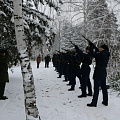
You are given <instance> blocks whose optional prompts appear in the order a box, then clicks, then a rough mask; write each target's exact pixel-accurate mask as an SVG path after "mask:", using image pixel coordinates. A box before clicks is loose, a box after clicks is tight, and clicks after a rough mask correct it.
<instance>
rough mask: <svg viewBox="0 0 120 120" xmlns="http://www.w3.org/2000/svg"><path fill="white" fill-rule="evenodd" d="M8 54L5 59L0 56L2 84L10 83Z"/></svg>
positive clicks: (0, 78)
mask: <svg viewBox="0 0 120 120" xmlns="http://www.w3.org/2000/svg"><path fill="white" fill-rule="evenodd" d="M7 63H8V54H7V53H6V55H5V57H4V56H2V55H0V83H5V82H9V77H8V65H7Z"/></svg>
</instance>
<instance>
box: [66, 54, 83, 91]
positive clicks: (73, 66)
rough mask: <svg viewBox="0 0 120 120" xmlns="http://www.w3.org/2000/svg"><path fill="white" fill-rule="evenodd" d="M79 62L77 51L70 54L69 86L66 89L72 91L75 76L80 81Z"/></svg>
mask: <svg viewBox="0 0 120 120" xmlns="http://www.w3.org/2000/svg"><path fill="white" fill-rule="evenodd" d="M80 64H81V57H80V55H79V54H78V53H74V54H72V55H70V61H69V80H70V82H69V84H70V85H71V88H70V89H68V91H74V90H75V85H76V77H78V78H79V80H80V81H81V70H80Z"/></svg>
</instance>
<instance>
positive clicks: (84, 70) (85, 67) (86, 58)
mask: <svg viewBox="0 0 120 120" xmlns="http://www.w3.org/2000/svg"><path fill="white" fill-rule="evenodd" d="M77 53H78V54H80V56H81V58H82V66H81V74H82V75H85V76H89V74H90V67H89V65H91V64H92V56H91V54H90V53H87V54H85V53H83V52H82V51H81V50H80V49H77Z"/></svg>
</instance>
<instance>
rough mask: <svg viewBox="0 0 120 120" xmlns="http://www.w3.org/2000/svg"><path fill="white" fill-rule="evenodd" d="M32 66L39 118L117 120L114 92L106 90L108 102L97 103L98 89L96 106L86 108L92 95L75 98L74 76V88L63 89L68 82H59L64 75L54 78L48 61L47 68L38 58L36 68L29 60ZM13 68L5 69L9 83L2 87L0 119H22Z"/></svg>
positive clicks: (21, 96)
mask: <svg viewBox="0 0 120 120" xmlns="http://www.w3.org/2000/svg"><path fill="white" fill-rule="evenodd" d="M32 68H33V73H34V78H35V86H36V95H37V106H38V109H39V112H40V116H41V120H120V98H119V97H116V96H117V94H116V93H114V92H109V106H108V107H105V106H103V105H102V104H101V101H102V95H101V92H100V96H99V101H98V107H96V108H89V107H87V106H86V104H87V103H90V102H91V99H92V97H87V98H81V99H80V98H77V96H78V95H80V94H81V91H80V89H79V81H78V80H77V85H76V88H75V91H67V90H68V89H69V86H66V84H67V83H65V82H63V80H64V77H63V78H60V79H58V78H57V76H58V75H57V73H56V72H55V71H54V68H53V67H52V63H50V68H44V62H42V63H41V64H40V68H39V69H37V68H36V63H35V62H32ZM13 70H14V73H13V74H12V73H11V71H9V75H10V83H9V84H7V86H6V91H5V95H6V96H8V97H9V100H6V101H0V106H1V107H0V113H1V115H0V120H25V113H24V94H23V87H22V79H21V74H20V67H15V68H13Z"/></svg>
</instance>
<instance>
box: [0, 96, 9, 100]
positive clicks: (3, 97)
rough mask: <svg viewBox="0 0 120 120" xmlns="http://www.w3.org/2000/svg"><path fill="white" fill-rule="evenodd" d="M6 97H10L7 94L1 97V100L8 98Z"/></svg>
mask: <svg viewBox="0 0 120 120" xmlns="http://www.w3.org/2000/svg"><path fill="white" fill-rule="evenodd" d="M6 99H8V98H7V97H6V96H2V97H0V100H6Z"/></svg>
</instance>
